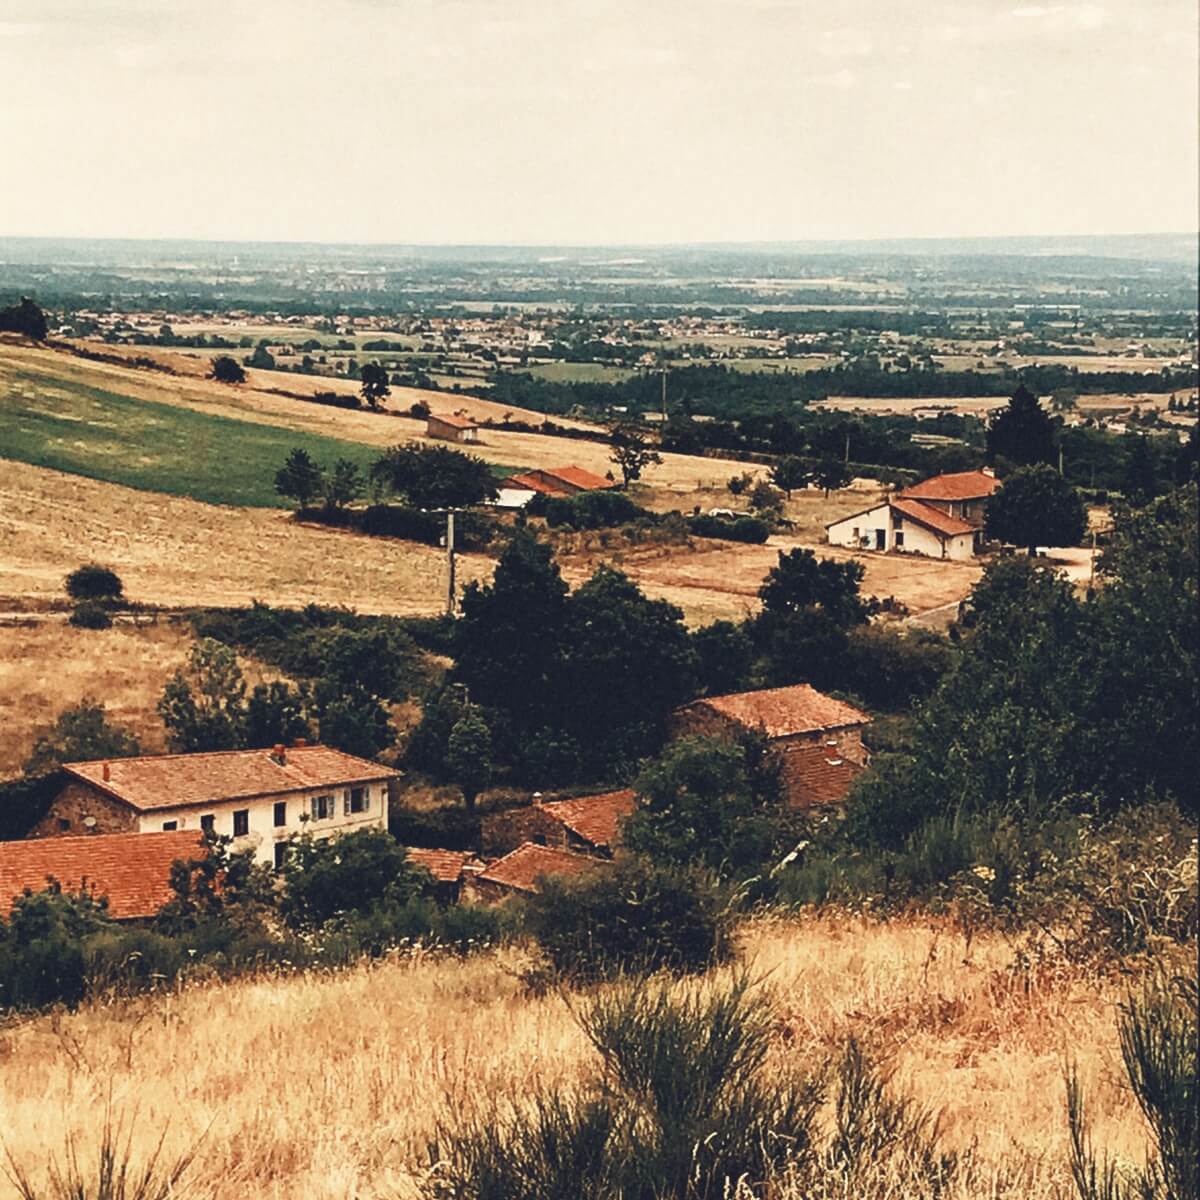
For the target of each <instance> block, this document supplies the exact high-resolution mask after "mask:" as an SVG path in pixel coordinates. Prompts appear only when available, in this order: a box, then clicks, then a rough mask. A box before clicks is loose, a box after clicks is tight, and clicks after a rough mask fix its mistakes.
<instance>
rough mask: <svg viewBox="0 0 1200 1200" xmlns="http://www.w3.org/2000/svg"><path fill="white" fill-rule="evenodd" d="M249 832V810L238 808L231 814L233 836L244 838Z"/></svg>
mask: <svg viewBox="0 0 1200 1200" xmlns="http://www.w3.org/2000/svg"><path fill="white" fill-rule="evenodd" d="M249 832H250V810H249V809H248V808H239V809H237V810H236V811H235V812H234V814H233V836H234V837H245V836H246V834H248V833H249Z"/></svg>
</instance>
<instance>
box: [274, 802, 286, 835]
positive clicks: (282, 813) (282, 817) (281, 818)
mask: <svg viewBox="0 0 1200 1200" xmlns="http://www.w3.org/2000/svg"><path fill="white" fill-rule="evenodd" d="M286 824H287V801H286V800H276V801H275V827H276V828H278V827H279V826H280V825H286Z"/></svg>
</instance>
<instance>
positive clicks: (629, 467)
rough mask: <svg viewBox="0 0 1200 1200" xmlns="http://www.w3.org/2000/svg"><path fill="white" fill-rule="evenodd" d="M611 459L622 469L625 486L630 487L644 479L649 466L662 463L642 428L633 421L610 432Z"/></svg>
mask: <svg viewBox="0 0 1200 1200" xmlns="http://www.w3.org/2000/svg"><path fill="white" fill-rule="evenodd" d="M608 438H609V445H610V446H611V447H612V454H611V455H610V459H611V461H612V463H613V464H614V465H615V466H617V467H619V468H620V471H621V479H622V482H623V485H624V486H625V487H628V486H629V485H630V484H631V483H636V482H637V481H638V480H639V479H641V477H642V472H643V471H645V469H646V468H647V467H649V466H653V465H655V464H657V463H661V462H662V457H661V456H660V455H659V454H658V452H657V451H656V450H654V449H652V448H651V446H650V443H649V442H648V441H647V440H646V435H645V433H644V432H643V431H642V429H641V427H640V426H638V425H635V424H634V423H633V422H632V421H621V422H618V423H617V424H616V425H614V426H613V427H612V429H611V430H609V435H608Z"/></svg>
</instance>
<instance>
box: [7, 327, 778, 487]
mask: <svg viewBox="0 0 1200 1200" xmlns="http://www.w3.org/2000/svg"><path fill="white" fill-rule="evenodd" d="M259 375H263V376H269V377H270V386H272V387H286V388H287V389H288V390H291V391H296V392H299V391H301V390H302V389H303V390H312V391H320V390H334V389H333V388H332V387H327V386H326V385H327V384H333V383H334V382H336V381H333V380H324V379H314V378H313V377H306V376H301V375H288V374H284V373H281V372H277V371H276V372H258V373H256V372H250V380H251V382H249V383H247V384H241V385H235V384H221V383H217V382H216V381H215V380H211V379H204V378H198V377H191V376H172V375H167V374H164V373H161V372H157V371H152V370H145V369H138V368H134V367H124V366H116V365H114V364H111V363H97V362H91V361H88V360H86V359H82V358H77V357H75V356H74V355H72V354H70V353H68V352H67V351H65V350H52V349H45V348H42V347H37V346H30V345H25V344H18V343H15V342H13V341H12V340H8V341H5V340H4V339H2V338H0V402H2V398H3V396H4V395H5V393H6V392H9V391H12V390H14V388H16V389H17V390H19V392H20V393H21V398H20V403H21V405H22V406H27V405H28V401H29V398H28V397H26V396H25V395H24V393H25V392H27V391H33V392H34V393H35V395H36V392H37V390H38V388H39V387H42V386H44V387H45V388H47V390H49V391H50V392H51V393H53V392H54V391H55V390H56V389H60V390H63V391H68V392H78V390H79V389H80V388H82V389H98V390H101V391H104V392H107V393H110V394H114V395H116V396H118V397H127V398H129V399H133V400H143V401H149V402H151V403H155V404H161V405H175V406H178V407H181V408H184V409H186V410H187V411H188V412H190V413H193V414H206V415H210V416H219V417H226V418H232V419H233V420H236V421H239V422H245V423H253V424H259V425H271V426H276V427H278V428H280V429H284V430H291V431H295V432H299V433H308V434H314V435H320V436H322V437H326V438H333V439H336V440H337V441H338V442H339V443H360V444H361V445H362V446H371V447H375V448H376V449H377V450H382V449H384V448H386V447H388V446H393V445H395V444H396V443H397V442H403V441H408V440H410V439H413V438H416V439H419V440H425V438H424V432H425V422H424V421H419V420H415V419H413V418H411V417H406V416H396V415H394V414H393V413H391V412H379V413H373V412H369V411H366V410H356V409H341V408H331V407H328V406H325V405H319V404H309V403H305V402H304V401H302V400H296V399H294V398H291V397H287V396H279V395H275V394H273V393H271V392H269V391H265V390H260V389H258V388H255V387H254V386H253V381H254V380H255V378H257V377H258V376H259ZM14 380H19V382H17V383H14ZM340 390H343V391H344V390H354V388H353V387H350V388H347V385H346V383H345V381H342V387H341V389H340ZM399 394H400V389H397V390H396V392H395V393H394V394H393V398H392V402H391V403H392V404H393V406H395V405H397V403H398V401H397V396H398V395H399ZM415 394H417V395H418V396H420V397H422V398H424V399H426V400H428V401H429V402H430V404H431V405H432V408H433V411H434V412H455V411H457V410H458V409H459V408H464V407H468V408H469V407H470V406H471V404H470V401H469V398H467V397H462V396H456V395H454V394H452V393H444V392H421V393H415ZM409 403H411V400H408V399H407V391H406V393H405V402H404V407H407V405H408V404H409ZM488 403H491V402H488ZM491 407H492V408H493V409H498V408H500V407H501V406H499V405H495V404H492V405H491ZM503 411H505V412H507V411H509V410H508V409H504V410H503ZM514 415H519V414H514ZM530 416H531V418H532V419H535V420H540V419H541V416H540V414H530ZM242 432H243V434H245V431H242ZM482 437H483V439H484V440H483V441H482V442H481V443H480V444H478V445H472V446H470V447H469V450H470V452H471V453H472V454H476V455H478V456H479V457H480V458H483V459H485V460H486V461H488V462H491V463H494V464H496V465H497V466H502V467H503V466H508V467H554V466H564V465H566V464H570V463H573V464H575V465H577V466H581V467H585V468H586V469H587V470H589V471H594V472H596V473H597V474H600V475H603V474H605V472H607V471H610V470H612V469H613V466H612V463H611V462H610V461H609V448H608V445H607V444H606V443H604V442H595V441H584V440H576V439H570V440H568V439H566V438H558V437H550V436H547V435H545V434H539V433H508V432H503V431H498V430H484V431H482ZM284 443H285V453H286V447H287V446H290V445H292V444H295V443H296V439H295V438H290V437H288V438H284ZM440 444H444V443H440ZM0 456H2V457H23V456H22V455H20V454H12V453H10V452H8V451H6V450H5V437H4V430H3V427H0ZM371 457H373V456H370V455H369V456H368V460H369V459H370V458H371ZM279 461H282V456H280V457H279ZM278 465H279V464H278V462H277V461H275V459H272V460H271V462H270V471H269V472H268V473H267V475H266V478H267V487H268V488H269V487H270V481H271V479H272V478H273V476H274V473H275V468H276V466H278ZM72 469H75V468H72ZM742 470H752V471H756V472H757V471H761V470H762V468H761V467H757V466H754V465H753V464H748V463H742V462H737V461H733V460H729V459H708V458H693V457H690V456H688V455H683V454H665V455H663V464H662V466H659V467H655V468H653V470H652V471H651V472H649V473H648V475H647V480H648V482H649V483H650V484H651V485H653V486H654V487H663V488H670V489H690V488H698V487H705V486H714V485H716V484H717V483H718V482H721V483H723V482H724V481H725V480H727V479H728V478H729V477H730V476H731V475H734V474H737V473H738V472H740V471H742Z"/></svg>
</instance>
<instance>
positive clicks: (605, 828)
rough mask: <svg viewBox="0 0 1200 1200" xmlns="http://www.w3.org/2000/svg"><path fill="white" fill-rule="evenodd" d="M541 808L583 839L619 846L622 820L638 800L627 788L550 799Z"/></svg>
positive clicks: (598, 844) (602, 844)
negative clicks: (618, 790) (565, 798)
mask: <svg viewBox="0 0 1200 1200" xmlns="http://www.w3.org/2000/svg"><path fill="white" fill-rule="evenodd" d="M542 808H543V809H544V810H545V811H546V812H548V813H550V814H551V815H552V816H554V817H556V818H557V819H558V820H560V821H561V822H562V823H563V824H564V825H565V826H566V827H567V828H568V829H569V830H570V831H571V832H572V833H574V834H577V835H578V836H579V837H581V838H582V839H583V840H584V841H585V842H590V843H591V844H592V845H593V846H607V847H609V848H611V847H613V846H619V845H620V843H621V822H622V821H623V820H624V819H625V818H626V817H627V816H629V815H630V813H632V812H633V811H634V809H635V808H637V799H636V797H635V796H634V794H633V792H631V791H628V790H626V791H623V792H602V793H600V794H599V795H596V796H575V797H573V798H572V799H570V800H551V801H550V802H549V803H548V804H543V805H542Z"/></svg>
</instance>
